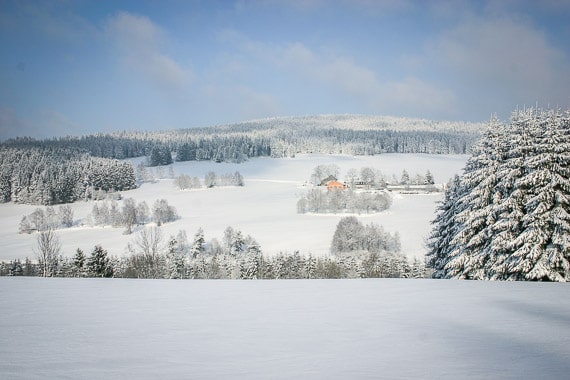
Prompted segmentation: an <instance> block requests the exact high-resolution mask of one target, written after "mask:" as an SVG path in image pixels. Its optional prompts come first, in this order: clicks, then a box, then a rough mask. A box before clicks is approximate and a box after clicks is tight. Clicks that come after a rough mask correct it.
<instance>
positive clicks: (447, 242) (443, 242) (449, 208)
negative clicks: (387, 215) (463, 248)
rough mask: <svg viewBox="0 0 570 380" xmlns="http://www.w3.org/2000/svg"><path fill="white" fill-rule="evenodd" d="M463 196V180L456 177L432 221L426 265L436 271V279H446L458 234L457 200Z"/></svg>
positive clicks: (434, 274) (434, 275) (449, 185)
mask: <svg viewBox="0 0 570 380" xmlns="http://www.w3.org/2000/svg"><path fill="white" fill-rule="evenodd" d="M460 194H461V180H460V178H459V176H458V175H456V176H455V177H454V178H453V179H452V180H451V181H450V182H449V184H448V185H447V188H446V189H445V196H444V199H443V201H442V202H441V204H440V205H439V206H438V208H437V210H438V213H437V216H436V217H435V219H434V220H433V221H432V224H433V225H434V226H435V227H434V229H433V230H432V232H431V235H430V237H429V240H428V243H427V248H428V254H427V256H426V265H427V266H428V267H430V268H432V269H434V270H435V271H434V273H433V277H434V278H444V277H445V275H446V271H445V266H446V264H447V263H448V261H449V258H450V252H451V251H453V249H452V247H453V246H452V243H451V240H452V239H453V237H454V236H455V235H456V233H457V228H458V224H456V223H455V215H456V214H457V208H456V207H457V204H458V203H457V199H458V198H459V195H460Z"/></svg>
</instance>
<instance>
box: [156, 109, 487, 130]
mask: <svg viewBox="0 0 570 380" xmlns="http://www.w3.org/2000/svg"><path fill="white" fill-rule="evenodd" d="M485 126H486V123H476V122H466V121H446V120H429V119H422V118H409V117H399V116H374V115H356V114H324V115H306V116H278V117H269V118H262V119H253V120H247V121H241V122H236V123H228V124H220V125H215V126H209V127H200V128H183V129H176V131H185V132H186V131H191V130H208V129H209V130H219V131H221V130H224V131H232V132H238V131H240V130H247V129H251V128H252V127H256V129H272V128H288V129H298V128H317V129H343V130H393V131H430V132H463V133H475V134H479V133H480V132H481V131H482V130H483V129H484V128H485ZM150 133H153V132H150ZM156 133H160V132H156Z"/></svg>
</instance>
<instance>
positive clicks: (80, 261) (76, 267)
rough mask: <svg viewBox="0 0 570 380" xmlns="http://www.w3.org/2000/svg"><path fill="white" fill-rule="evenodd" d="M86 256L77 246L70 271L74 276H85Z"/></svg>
mask: <svg viewBox="0 0 570 380" xmlns="http://www.w3.org/2000/svg"><path fill="white" fill-rule="evenodd" d="M86 261H87V258H86V257H85V254H84V253H83V251H82V250H81V249H79V248H77V251H76V252H75V256H73V269H72V273H73V276H74V277H83V276H85V266H86Z"/></svg>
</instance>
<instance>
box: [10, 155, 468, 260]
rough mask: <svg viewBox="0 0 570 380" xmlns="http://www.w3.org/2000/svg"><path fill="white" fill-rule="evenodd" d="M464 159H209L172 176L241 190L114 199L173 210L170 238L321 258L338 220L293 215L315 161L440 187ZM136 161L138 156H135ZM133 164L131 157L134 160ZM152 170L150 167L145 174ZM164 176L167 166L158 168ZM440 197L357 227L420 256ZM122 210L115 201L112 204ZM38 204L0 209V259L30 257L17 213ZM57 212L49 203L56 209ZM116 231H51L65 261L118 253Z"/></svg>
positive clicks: (398, 207) (148, 188)
mask: <svg viewBox="0 0 570 380" xmlns="http://www.w3.org/2000/svg"><path fill="white" fill-rule="evenodd" d="M466 160H467V156H465V155H428V154H382V155H377V156H356V157H355V156H347V155H323V154H318V155H317V154H314V155H298V156H297V157H296V158H279V159H277V158H254V159H250V160H249V161H247V162H244V163H241V164H233V163H215V162H211V161H189V162H176V163H174V164H173V165H172V166H173V171H174V173H175V175H179V174H187V175H189V176H197V177H199V178H200V179H202V180H203V179H204V176H205V175H206V173H208V172H209V171H214V172H216V173H217V174H218V175H223V174H227V173H234V172H235V171H239V172H240V173H241V174H242V175H243V177H244V180H245V186H244V187H220V188H213V189H204V188H202V189H197V190H184V191H181V190H178V189H177V188H176V187H175V185H174V181H173V180H172V179H163V180H158V181H157V182H156V183H144V184H143V185H142V186H141V187H140V188H138V189H135V190H131V191H124V192H122V196H123V197H125V198H134V199H135V200H136V202H141V201H146V202H147V204H148V205H149V206H150V207H152V204H153V203H154V201H156V200H157V199H161V198H164V199H167V200H168V203H169V204H170V205H172V206H174V207H175V208H176V210H177V211H178V214H179V215H180V219H178V220H177V221H175V222H173V223H168V224H165V225H164V226H163V227H162V229H163V230H164V231H163V235H164V236H165V237H168V236H169V235H171V234H172V235H176V234H177V233H178V231H179V230H185V231H186V233H187V235H188V238H189V239H192V237H193V236H194V234H195V233H196V231H197V230H198V229H199V228H200V227H201V228H203V230H204V233H205V236H206V239H207V240H210V239H212V238H217V239H222V237H223V232H224V230H225V229H226V227H228V226H231V227H233V228H234V229H238V230H241V231H242V232H243V233H244V234H246V235H251V236H252V237H253V238H255V239H256V240H257V242H258V243H259V244H260V246H261V249H262V250H263V252H264V253H265V254H268V255H272V254H278V253H280V252H288V253H292V252H293V251H295V250H299V251H300V252H301V253H302V254H309V253H312V254H313V255H326V254H328V253H329V248H330V244H331V241H332V237H333V234H334V231H335V228H336V225H337V224H338V221H339V220H340V219H341V218H342V216H343V215H341V214H337V215H333V214H328V215H322V214H321V215H310V214H298V213H297V201H298V199H299V198H300V196H301V195H302V194H304V192H306V191H307V188H306V187H303V184H304V182H306V181H308V180H309V178H310V176H311V174H312V173H313V169H314V168H315V167H316V166H318V165H321V164H327V165H329V164H336V165H338V166H339V167H340V169H341V178H344V175H345V174H346V172H347V171H348V170H349V169H350V168H355V169H357V170H360V169H361V168H362V167H372V168H375V169H379V170H381V171H382V172H383V173H384V174H385V175H387V176H391V175H392V174H394V175H396V176H397V178H400V176H401V173H402V170H404V169H406V170H407V171H408V172H409V173H410V175H411V176H413V175H415V174H416V173H417V174H421V175H423V174H425V173H426V171H427V170H430V171H431V173H432V174H433V176H434V179H435V181H436V183H440V184H442V183H446V182H447V181H448V180H449V179H450V178H451V177H452V176H453V175H454V174H459V173H460V172H461V169H462V168H463V166H464V165H465V162H466ZM139 161H140V159H139ZM135 162H136V160H135ZM153 170H155V171H156V170H157V169H153ZM160 170H162V172H163V173H165V174H166V173H168V172H169V169H168V167H162V169H160ZM441 199H442V194H441V193H439V194H416V195H398V194H396V195H395V196H394V201H393V204H392V207H391V208H390V209H388V210H386V211H385V212H382V213H378V214H372V215H361V216H359V218H361V219H362V222H363V223H364V224H368V223H371V222H374V223H377V224H380V225H382V226H383V227H384V228H385V230H387V231H388V232H391V233H394V232H396V231H398V232H399V233H400V237H401V242H402V253H403V254H405V255H407V256H410V257H423V255H424V254H425V252H426V249H425V247H424V241H425V238H426V237H427V235H428V234H429V232H430V230H431V225H430V221H431V220H433V219H434V217H435V209H436V202H437V201H439V200H441ZM119 206H122V202H119ZM37 207H38V206H33V205H19V204H13V203H9V204H0V241H1V242H2V243H1V249H0V260H5V261H9V260H13V259H17V258H19V259H22V260H23V259H25V258H26V257H29V258H30V259H32V260H35V259H36V257H35V254H34V252H33V250H34V249H35V248H36V235H35V234H31V235H26V234H24V235H22V234H18V228H19V224H20V221H21V219H22V216H24V215H28V214H30V213H32V212H33V211H34V210H35V209H36V208H37ZM71 207H72V208H73V210H74V216H75V219H76V221H79V220H84V219H85V217H86V216H87V215H88V214H89V213H90V212H91V210H92V208H93V202H77V203H73V204H71ZM56 209H57V206H56ZM123 231H124V228H111V227H105V228H102V227H95V228H93V227H87V226H76V227H73V228H67V229H61V230H57V231H56V233H57V234H58V236H59V239H60V241H61V245H62V251H61V253H62V254H63V255H64V256H73V255H74V254H75V251H76V249H77V248H81V249H82V250H83V251H84V252H85V253H86V254H89V253H90V252H91V251H92V250H93V247H94V246H95V245H97V244H100V245H101V246H102V247H103V248H104V249H106V250H107V251H108V252H109V255H112V256H122V255H124V254H125V248H126V247H127V244H128V243H129V242H132V241H133V240H134V238H135V235H136V232H137V231H135V232H134V234H133V235H124V234H123Z"/></svg>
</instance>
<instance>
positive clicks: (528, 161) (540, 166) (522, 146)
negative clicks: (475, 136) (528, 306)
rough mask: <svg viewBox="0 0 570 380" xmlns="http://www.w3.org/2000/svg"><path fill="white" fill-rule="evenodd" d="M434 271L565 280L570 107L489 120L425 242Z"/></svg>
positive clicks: (568, 266) (569, 260) (569, 240)
mask: <svg viewBox="0 0 570 380" xmlns="http://www.w3.org/2000/svg"><path fill="white" fill-rule="evenodd" d="M428 265H429V266H430V267H432V268H433V269H434V270H435V273H434V277H436V278H462V279H491V280H535V281H569V280H570V112H569V111H567V112H565V113H562V112H560V111H555V110H540V109H527V110H519V111H516V112H515V113H514V114H513V116H512V118H511V121H510V123H508V124H503V123H501V122H499V121H497V120H492V121H491V123H490V125H489V127H488V129H487V130H486V131H485V133H484V134H483V136H482V138H481V140H480V142H479V143H478V144H477V145H476V146H475V148H474V149H473V155H472V157H471V158H470V159H469V160H468V162H467V164H466V167H465V170H464V173H463V175H462V176H461V177H456V178H455V179H454V180H453V181H452V183H450V185H449V187H448V189H447V191H446V194H445V199H444V201H443V203H442V204H441V205H440V207H439V213H438V216H437V217H436V219H435V221H434V230H433V233H432V236H431V238H430V242H429V254H428Z"/></svg>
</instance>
